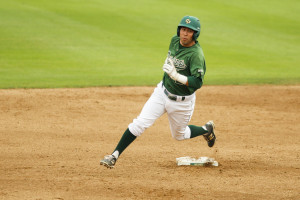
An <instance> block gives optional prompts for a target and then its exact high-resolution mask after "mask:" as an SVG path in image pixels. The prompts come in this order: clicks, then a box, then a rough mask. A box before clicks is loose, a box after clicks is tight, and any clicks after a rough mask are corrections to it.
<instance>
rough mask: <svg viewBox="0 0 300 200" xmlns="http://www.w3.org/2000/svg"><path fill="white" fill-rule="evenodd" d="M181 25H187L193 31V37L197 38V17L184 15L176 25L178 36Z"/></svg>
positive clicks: (198, 23)
mask: <svg viewBox="0 0 300 200" xmlns="http://www.w3.org/2000/svg"><path fill="white" fill-rule="evenodd" d="M181 27H187V28H190V29H192V30H193V31H194V35H193V39H194V40H197V38H198V37H199V35H200V29H201V25H200V21H199V19H198V18H197V17H193V16H184V17H183V18H182V19H181V21H180V23H179V24H178V27H177V36H180V28H181Z"/></svg>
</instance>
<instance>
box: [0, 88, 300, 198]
mask: <svg viewBox="0 0 300 200" xmlns="http://www.w3.org/2000/svg"><path fill="white" fill-rule="evenodd" d="M152 91H153V87H107V88H84V89H30V90H29V89H16V90H0V144H1V146H0V160H1V162H0V174H1V178H0V199H5V200H8V199H22V200H23V199H39V200H41V199H65V200H67V199H225V200H226V199H230V200H232V199H251V200H253V199H276V200H277V199H295V200H296V199H300V194H299V188H300V156H299V155H300V137H299V130H300V86H204V87H203V88H202V89H201V90H199V91H198V92H197V102H196V108H195V112H194V115H193V118H192V120H191V123H190V124H195V125H203V124H204V123H206V122H207V121H208V120H211V119H213V120H214V122H215V124H216V135H217V142H216V145H215V147H213V148H212V149H210V148H208V147H207V145H206V142H205V141H204V139H203V138H202V137H198V138H194V139H191V140H185V141H180V142H179V141H176V140H174V139H173V138H172V137H171V133H170V130H169V125H168V119H167V116H166V115H164V116H162V117H161V118H160V119H158V120H157V121H156V123H155V124H154V125H153V126H152V127H151V128H149V129H148V130H146V131H145V133H144V134H143V135H142V136H141V137H139V138H138V139H137V140H135V141H134V142H133V143H132V144H131V145H130V146H129V148H128V149H126V150H125V151H124V153H123V154H122V156H121V157H120V159H119V160H118V162H117V164H116V167H115V169H112V170H109V169H106V168H104V167H103V166H100V165H99V161H100V159H101V158H102V157H103V156H104V155H106V154H109V153H111V152H112V150H113V149H114V148H115V146H116V144H117V143H118V141H119V139H120V137H121V136H122V134H123V132H124V131H125V129H126V128H127V125H128V124H129V123H130V122H131V121H132V120H133V119H134V118H135V117H136V116H137V115H138V114H139V113H140V111H141V109H142V107H143V105H144V103H145V102H146V100H147V99H148V98H149V96H150V95H151V93H152ZM182 156H192V157H200V156H209V157H214V158H215V159H216V160H217V161H219V163H220V166H219V167H215V168H211V167H210V168H205V167H195V166H180V167H179V166H177V165H176V162H175V159H176V158H177V157H182Z"/></svg>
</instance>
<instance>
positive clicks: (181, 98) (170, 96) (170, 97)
mask: <svg viewBox="0 0 300 200" xmlns="http://www.w3.org/2000/svg"><path fill="white" fill-rule="evenodd" d="M164 93H165V94H166V95H167V97H168V98H169V99H170V100H172V101H177V99H179V100H181V101H184V100H185V97H183V96H176V95H172V94H170V93H169V92H168V90H167V89H166V88H165V89H164Z"/></svg>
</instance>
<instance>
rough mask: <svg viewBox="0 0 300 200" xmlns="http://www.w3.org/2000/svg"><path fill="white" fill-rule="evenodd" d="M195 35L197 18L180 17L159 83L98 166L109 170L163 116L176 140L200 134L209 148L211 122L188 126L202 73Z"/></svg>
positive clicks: (201, 82) (201, 56)
mask: <svg viewBox="0 0 300 200" xmlns="http://www.w3.org/2000/svg"><path fill="white" fill-rule="evenodd" d="M199 35H200V21H199V19H197V18H196V17H193V16H185V17H183V18H182V19H181V21H180V23H179V25H178V27H177V35H175V36H174V37H173V38H172V39H171V43H170V46H169V51H168V56H167V58H166V60H165V63H164V65H163V71H164V72H165V73H164V76H163V80H162V81H161V82H160V83H158V84H157V87H156V88H155V89H154V92H153V93H152V95H151V97H150V98H149V99H148V101H147V102H146V104H145V105H144V107H143V109H142V111H141V113H140V115H139V116H138V117H137V118H136V119H134V120H133V122H132V123H130V124H129V126H128V128H127V129H126V131H125V132H124V134H123V136H122V138H121V139H120V141H119V143H118V145H117V146H116V148H115V150H114V151H113V153H112V154H111V155H107V156H105V157H104V158H103V159H102V160H101V161H100V164H101V165H104V166H106V167H108V168H113V167H114V166H115V163H116V161H117V159H118V158H119V156H120V155H121V153H122V152H123V151H124V150H125V149H126V148H127V147H128V146H129V145H130V144H131V143H132V142H133V141H134V140H135V139H136V137H137V136H140V135H141V134H142V133H143V132H144V131H145V129H147V128H149V127H150V126H152V125H153V123H154V122H155V120H156V119H158V118H159V117H160V116H162V115H163V114H164V113H167V114H168V118H169V123H170V127H171V133H172V136H173V138H175V139H176V140H185V139H190V138H194V137H197V136H200V135H203V137H204V139H205V140H206V141H207V144H208V146H209V147H212V146H213V145H214V144H215V140H216V136H215V134H214V128H215V126H214V123H213V121H209V122H207V123H206V124H205V125H203V126H195V125H188V123H189V122H190V120H191V117H192V114H193V112H194V106H195V100H196V95H195V92H196V90H198V89H199V88H201V86H202V84H203V79H204V75H205V72H206V65H205V59H204V54H203V51H202V48H201V46H200V44H199V42H198V41H197V38H198V37H199Z"/></svg>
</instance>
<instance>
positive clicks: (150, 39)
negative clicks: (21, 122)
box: [0, 0, 300, 88]
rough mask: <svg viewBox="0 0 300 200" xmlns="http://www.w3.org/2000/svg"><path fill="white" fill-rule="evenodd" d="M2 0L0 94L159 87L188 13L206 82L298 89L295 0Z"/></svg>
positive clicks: (299, 21) (299, 22)
mask: <svg viewBox="0 0 300 200" xmlns="http://www.w3.org/2000/svg"><path fill="white" fill-rule="evenodd" d="M0 1H1V3H0V88H43V87H47V88H48V87H51V88H52V87H88V86H105V85H155V84H156V83H157V82H158V81H160V80H161V78H162V75H163V72H162V69H161V68H162V64H163V62H164V59H165V57H166V55H167V51H168V45H169V41H170V38H171V37H172V36H173V35H174V34H175V33H176V28H177V25H178V23H179V21H180V19H181V18H182V17H183V16H184V15H187V14H189V15H194V16H197V17H198V18H199V19H200V22H201V25H202V32H201V35H200V37H199V42H200V44H201V46H202V47H203V49H204V53H205V57H206V63H207V74H206V77H205V84H214V85H216V84H219V85H223V84H299V83H300V66H299V63H300V58H299V56H298V54H299V52H300V37H299V35H300V14H299V13H300V2H299V1H297V0H286V1H281V0H276V1H275V0H270V1H268V0H265V1H263V0H254V1H239V0H228V1H221V0H219V1H217V0H216V1H204V0H201V1H194V2H193V3H190V2H192V1H171V0H169V1H163V0H139V1H134V0H126V1H122V0H115V1H102V0H86V1H79V0H59V1H58V0H53V1H46V0H26V1H25V0H9V1H5V0H0ZM188 2H189V3H188Z"/></svg>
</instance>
